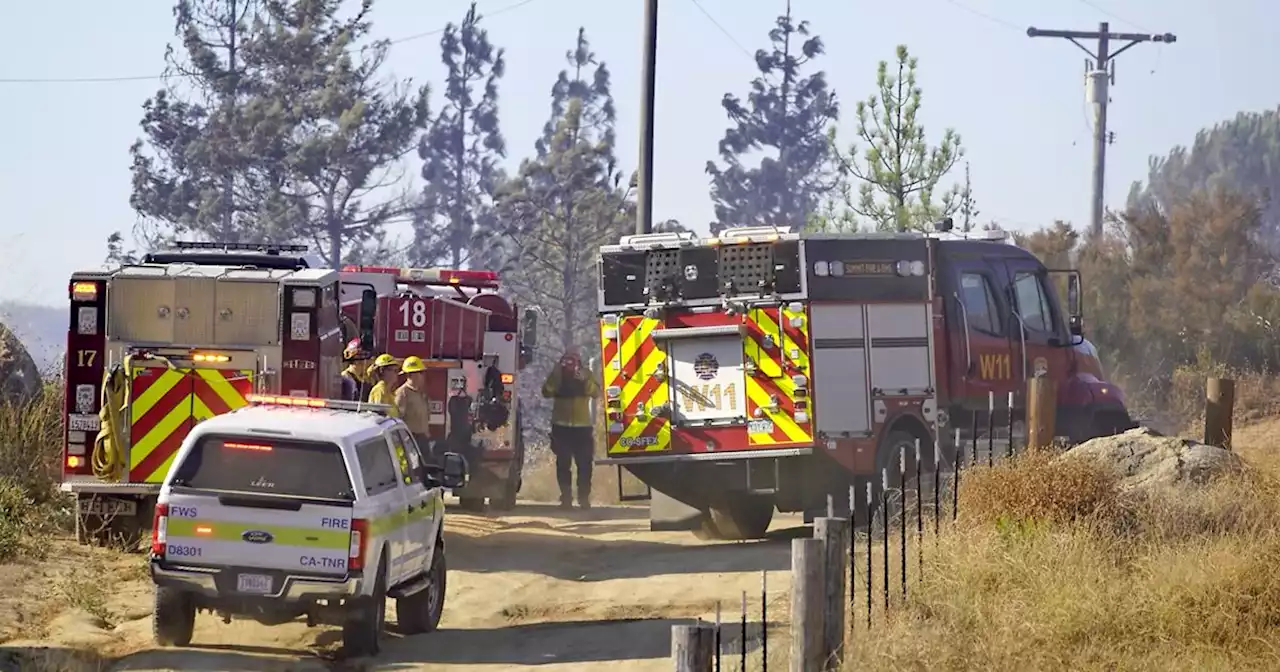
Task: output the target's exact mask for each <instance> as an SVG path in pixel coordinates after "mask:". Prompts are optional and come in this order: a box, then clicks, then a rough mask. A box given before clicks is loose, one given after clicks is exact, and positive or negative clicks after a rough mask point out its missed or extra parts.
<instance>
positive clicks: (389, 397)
mask: <svg viewBox="0 0 1280 672" xmlns="http://www.w3.org/2000/svg"><path fill="white" fill-rule="evenodd" d="M399 367H400V362H399V361H398V360H397V359H396V358H395V357H392V356H391V355H389V354H386V353H383V354H381V355H378V357H377V359H374V360H373V364H372V365H371V366H370V367H369V380H373V381H377V382H375V383H374V384H373V389H371V390H369V403H371V404H387V405H389V406H390V407H391V410H390V412H389V415H391V416H392V417H400V410H399V409H397V408H396V405H395V389H396V384H397V383H399V382H400V368H399Z"/></svg>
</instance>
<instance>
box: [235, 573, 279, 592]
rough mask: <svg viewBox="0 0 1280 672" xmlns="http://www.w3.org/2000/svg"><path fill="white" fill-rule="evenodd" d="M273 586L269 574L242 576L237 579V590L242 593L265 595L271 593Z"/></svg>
mask: <svg viewBox="0 0 1280 672" xmlns="http://www.w3.org/2000/svg"><path fill="white" fill-rule="evenodd" d="M271 584H272V580H271V576H270V575H268V574H241V575H239V576H237V577H236V590H238V591H240V592H242V593H255V594H258V595H265V594H267V593H270V592H271Z"/></svg>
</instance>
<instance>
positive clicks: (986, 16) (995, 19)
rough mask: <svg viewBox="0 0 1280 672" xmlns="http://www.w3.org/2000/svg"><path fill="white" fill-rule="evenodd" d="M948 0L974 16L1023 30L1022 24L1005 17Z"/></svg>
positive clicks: (954, 0)
mask: <svg viewBox="0 0 1280 672" xmlns="http://www.w3.org/2000/svg"><path fill="white" fill-rule="evenodd" d="M946 1H947V4H949V5H954V6H955V7H957V8H959V9H961V10H964V11H966V12H968V13H970V14H972V15H974V16H976V17H978V18H980V19H986V20H987V21H990V22H991V23H994V24H997V25H1001V26H1004V27H1005V28H1012V29H1013V30H1016V31H1019V32H1021V31H1022V26H1019V25H1016V24H1014V23H1012V22H1009V21H1005V20H1004V19H1002V18H1000V17H998V16H992V15H991V14H988V13H986V12H983V11H981V10H977V9H974V8H972V7H970V6H969V5H966V4H964V3H961V2H957V0H946Z"/></svg>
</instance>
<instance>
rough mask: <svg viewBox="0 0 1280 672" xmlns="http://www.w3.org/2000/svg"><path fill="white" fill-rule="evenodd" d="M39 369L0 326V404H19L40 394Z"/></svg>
mask: <svg viewBox="0 0 1280 672" xmlns="http://www.w3.org/2000/svg"><path fill="white" fill-rule="evenodd" d="M43 384H44V381H42V380H41V379H40V369H39V368H37V367H36V363H35V360H33V359H31V355H30V354H29V353H28V352H27V349H26V348H25V347H23V345H22V341H20V340H18V337H17V336H15V335H14V334H13V332H12V331H10V330H9V328H8V327H6V326H4V325H3V324H0V403H21V402H24V401H27V400H30V399H32V398H33V397H35V396H36V395H38V394H40V387H41V386H42V385H43Z"/></svg>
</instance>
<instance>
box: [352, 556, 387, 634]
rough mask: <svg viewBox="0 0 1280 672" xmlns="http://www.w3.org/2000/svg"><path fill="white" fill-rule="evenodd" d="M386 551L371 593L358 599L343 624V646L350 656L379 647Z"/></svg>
mask: <svg viewBox="0 0 1280 672" xmlns="http://www.w3.org/2000/svg"><path fill="white" fill-rule="evenodd" d="M385 558H386V556H385V552H384V555H383V561H382V563H381V564H379V566H378V578H377V580H376V581H375V582H374V584H373V594H372V595H369V596H368V597H366V598H364V599H362V600H358V601H357V602H356V603H355V604H354V605H352V607H351V609H350V611H348V612H347V618H346V622H344V623H343V624H342V646H343V648H344V649H346V652H347V655H349V656H357V657H358V656H376V655H378V651H380V650H381V648H382V631H383V630H384V629H385V628H386V622H387V561H386V559H385Z"/></svg>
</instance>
